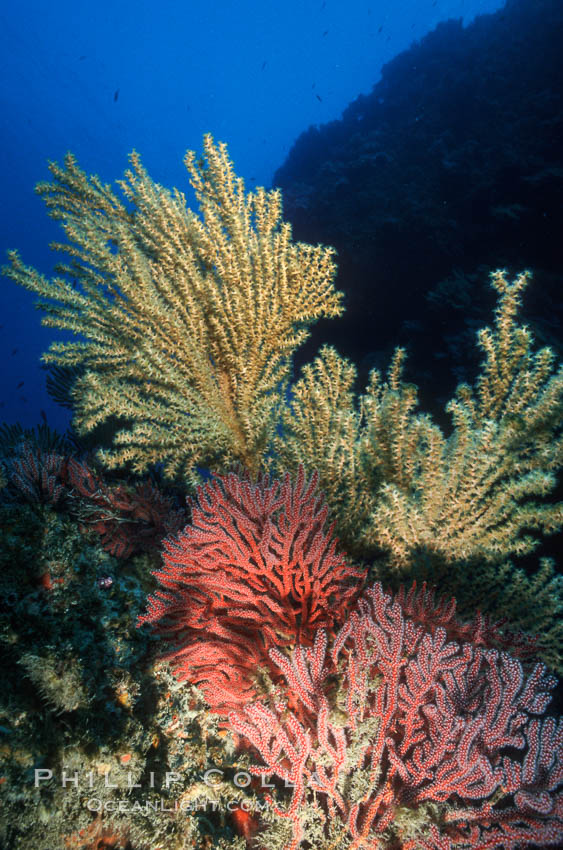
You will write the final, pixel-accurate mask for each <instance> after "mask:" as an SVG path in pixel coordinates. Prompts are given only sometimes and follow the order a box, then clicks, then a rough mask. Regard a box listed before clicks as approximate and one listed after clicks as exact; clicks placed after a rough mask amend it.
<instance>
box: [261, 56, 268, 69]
mask: <svg viewBox="0 0 563 850" xmlns="http://www.w3.org/2000/svg"><path fill="white" fill-rule="evenodd" d="M267 64H268V63H267V62H266V60H265V59H264V61H263V62H262V67H261V68H260V70H261V71H263V70H264V68H265V67H266V65H267Z"/></svg>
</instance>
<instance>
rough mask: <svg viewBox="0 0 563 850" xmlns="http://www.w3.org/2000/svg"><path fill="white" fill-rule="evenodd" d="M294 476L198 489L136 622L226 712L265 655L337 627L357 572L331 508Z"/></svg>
mask: <svg viewBox="0 0 563 850" xmlns="http://www.w3.org/2000/svg"><path fill="white" fill-rule="evenodd" d="M317 481H318V476H317V475H316V474H313V476H312V477H311V479H310V480H309V481H307V480H306V478H305V472H304V470H303V468H302V467H301V468H300V469H299V472H298V474H297V478H296V480H295V482H294V483H292V481H291V478H290V476H289V475H286V476H285V478H284V479H283V482H280V481H278V480H274V481H270V479H269V478H268V477H267V476H266V477H264V478H262V479H261V480H259V481H258V483H256V484H253V483H251V481H249V480H248V479H246V478H244V477H240V476H238V475H235V474H229V475H225V476H221V477H216V478H214V479H213V480H212V481H210V482H209V483H207V484H205V485H204V486H202V487H199V488H198V491H197V498H196V499H195V500H193V502H192V522H191V524H190V525H188V526H187V527H186V528H185V529H184V530H183V531H182V532H181V533H180V534H179V535H178V536H176V537H169V538H167V539H166V540H165V541H164V554H163V559H164V568H163V569H162V570H159V571H157V572H155V573H154V575H155V576H156V577H157V579H158V580H159V582H160V584H161V587H162V589H159V590H157V591H156V593H155V594H154V595H153V596H151V597H149V600H148V610H147V612H146V614H144V615H143V616H141V617H140V618H139V625H141V624H143V623H153V624H157V628H158V630H159V631H160V633H161V634H162V635H163V636H164V637H165V638H167V639H169V640H170V641H172V642H173V648H172V649H171V650H170V651H169V652H168V653H167V654H166V655H165V656H164V657H165V658H166V659H167V660H169V661H170V662H171V664H172V667H173V669H174V671H175V673H176V675H177V677H178V678H179V679H180V680H189V681H191V682H192V683H194V684H198V685H199V686H200V687H201V689H202V691H203V692H204V694H205V697H206V699H207V701H208V702H209V704H210V705H211V707H212V708H213V709H214V710H216V711H218V712H221V713H223V712H225V711H226V710H228V709H230V708H234V707H240V706H241V705H242V704H244V703H245V702H246V701H247V700H248V699H249V698H250V697H252V696H253V695H254V693H255V691H254V678H255V676H256V673H257V670H258V668H260V667H264V668H268V669H270V670H272V671H275V670H276V668H275V665H272V663H271V661H270V658H269V655H268V650H269V649H270V648H271V647H272V646H284V647H288V646H293V645H295V644H296V643H301V644H304V645H307V644H309V643H311V641H312V639H313V636H314V633H315V630H316V629H317V628H319V627H322V628H325V629H327V630H329V631H332V630H333V628H334V626H335V625H339V624H340V622H342V620H343V618H344V615H345V613H346V611H347V610H348V608H349V607H350V604H351V602H352V601H353V600H354V599H355V598H356V597H357V595H358V593H359V590H360V581H361V579H362V578H363V577H364V571H363V570H361V569H358V568H356V567H353V566H352V565H351V564H350V563H349V562H348V560H347V559H346V557H345V556H343V555H340V554H339V553H338V552H337V550H336V543H337V541H336V539H335V538H333V536H332V526H330V527H328V528H327V527H326V525H327V513H328V509H327V507H326V505H325V504H324V502H323V500H322V499H321V498H320V497H319V496H318V495H317V493H316V487H317Z"/></svg>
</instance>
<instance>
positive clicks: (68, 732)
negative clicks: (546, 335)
mask: <svg viewBox="0 0 563 850" xmlns="http://www.w3.org/2000/svg"><path fill="white" fill-rule="evenodd" d="M203 147H204V153H203V157H197V156H196V154H195V153H194V152H188V154H187V156H186V160H185V162H186V167H187V170H188V173H189V176H190V180H191V184H192V187H193V188H194V191H195V194H196V198H197V200H198V203H199V211H198V212H194V211H192V210H190V209H187V207H186V204H185V199H184V197H183V195H182V194H181V193H180V192H179V191H177V190H173V191H168V190H166V189H165V188H164V187H162V186H160V185H158V184H156V183H154V182H153V181H152V179H151V178H150V176H149V175H148V173H147V172H146V171H145V169H144V168H143V166H142V163H141V160H140V158H139V156H138V155H137V154H133V155H132V156H131V168H130V169H129V170H128V171H127V172H126V174H125V177H124V179H123V180H122V181H120V182H119V184H118V191H117V192H114V190H113V189H112V188H111V187H110V186H108V185H105V184H102V183H101V181H100V180H99V179H98V178H97V177H96V176H91V177H88V176H87V175H86V174H85V173H84V172H83V171H82V170H81V169H80V167H79V166H78V164H77V162H76V160H75V158H74V157H72V156H71V155H69V156H67V158H66V160H65V162H64V164H63V165H58V164H56V163H54V164H52V166H51V172H52V181H51V182H49V183H43V184H40V186H39V187H38V191H39V193H40V194H41V195H42V196H43V198H44V200H45V201H46V204H47V207H48V209H49V212H50V214H51V215H52V216H53V217H54V218H55V219H57V220H58V221H60V222H61V224H62V226H63V229H64V233H65V237H66V238H65V240H64V241H62V242H61V243H60V244H59V245H57V246H55V247H56V249H57V250H58V251H59V252H61V253H62V254H63V255H64V256H65V262H63V263H61V264H60V265H59V267H58V273H57V276H56V277H54V278H52V279H50V280H49V279H47V278H45V277H44V276H42V275H40V274H39V273H38V272H37V271H35V270H34V269H33V268H31V267H28V266H26V265H25V264H24V262H23V260H22V259H21V258H20V257H19V255H18V254H17V252H12V253H11V255H10V258H9V259H10V264H9V265H8V266H7V268H6V269H5V274H6V275H7V276H8V277H9V278H11V279H12V280H14V281H15V282H16V283H18V284H20V285H22V286H25V287H26V288H28V289H30V290H32V291H33V292H35V293H36V294H37V295H38V296H39V302H38V304H39V306H40V308H41V309H42V311H43V313H44V319H43V320H44V322H45V323H46V324H47V325H49V326H51V327H54V328H57V329H61V330H65V331H70V332H71V333H72V336H71V335H68V334H67V336H66V337H65V338H63V339H62V340H60V339H59V340H58V341H55V342H53V343H52V345H51V347H50V349H49V351H48V352H47V354H46V355H45V359H46V361H47V363H49V364H52V366H53V367H54V369H53V372H52V377H51V387H52V390H53V392H54V393H55V394H56V395H57V396H58V397H59V398H60V399H61V400H62V401H63V402H65V403H67V404H69V405H70V406H71V407H72V410H73V413H74V418H73V427H72V429H71V430H70V432H69V433H68V434H67V435H65V436H64V437H62V436H60V435H57V434H55V433H53V432H52V431H50V430H49V429H48V428H47V427H46V426H41V427H39V428H36V429H31V430H24V429H22V428H20V427H19V426H3V428H2V434H1V437H2V439H1V441H0V442H1V444H2V453H1V457H0V469H1V488H0V526H1V527H2V529H3V536H2V551H1V553H0V558H1V559H2V569H1V571H0V575H1V578H0V581H1V582H2V584H3V588H2V590H3V593H2V595H1V615H0V638H1V646H2V653H3V658H2V662H3V670H4V682H5V686H4V688H3V689H2V693H1V695H0V711H1V714H2V721H1V724H0V734H1V735H2V779H1V793H2V819H1V822H0V830H1V832H0V837H1V840H2V843H3V845H4V846H7V847H11V848H12V847H13V848H15V850H18V849H19V848H26V847H30V846H34V847H36V848H38V850H42V848H45V850H47V849H49V850H52V849H53V848H54V847H61V848H79V850H80V848H83V849H84V850H85V848H97V850H102V848H122V850H174V848H186V847H195V848H227V847H229V848H241V849H242V848H244V847H253V848H262V847H263V848H266V847H267V848H268V850H276V848H280V850H282V848H283V850H297V848H300V847H301V848H303V850H307V848H319V850H329V848H333V847H335V846H339V847H344V848H358V850H359V848H363V847H368V846H377V847H381V848H387V849H388V850H415V848H422V850H454V848H460V849H461V848H467V850H469V848H472V850H486V848H493V847H498V848H505V850H507V848H514V850H516V848H524V847H534V846H538V845H539V846H546V847H547V846H552V847H553V846H560V845H561V842H562V838H563V790H562V785H563V720H562V719H561V717H560V716H558V715H557V713H556V710H557V702H556V700H554V699H553V697H554V695H555V694H556V687H557V678H556V676H555V675H554V674H555V673H557V672H561V670H562V668H563V661H562V654H561V634H562V631H563V625H562V620H561V610H562V607H563V580H562V578H561V576H559V575H558V574H557V572H556V569H555V566H554V564H553V562H552V561H551V560H549V559H542V560H539V561H538V562H537V563H536V565H535V567H534V569H533V570H531V571H530V570H528V569H523V568H522V567H521V566H520V562H519V559H521V558H522V557H523V556H527V557H529V558H533V553H534V552H535V551H536V550H537V549H538V546H539V545H540V541H541V539H542V538H543V537H544V536H549V535H553V534H554V533H555V532H557V531H558V530H560V529H561V526H562V525H563V505H562V504H561V503H560V502H558V501H557V499H556V486H557V473H558V471H559V469H560V467H561V460H562V455H563V451H562V449H563V434H562V416H561V414H562V411H563V369H562V368H561V367H560V366H558V364H557V357H556V354H555V352H554V351H553V350H552V349H551V348H550V347H548V346H545V345H543V346H542V345H538V344H537V343H536V341H535V339H534V336H533V334H532V332H531V331H530V329H529V328H528V327H527V326H525V325H523V324H522V323H521V311H522V302H523V300H524V299H525V296H526V294H527V291H528V289H529V287H530V286H532V285H533V284H532V283H531V275H530V273H529V272H528V271H522V272H520V273H519V274H516V275H514V276H511V275H509V274H508V272H507V271H506V270H496V271H495V272H494V273H493V274H492V275H490V279H489V284H490V286H491V291H492V293H493V294H494V297H495V298H496V310H495V311H494V313H493V314H492V316H491V317H490V319H489V322H488V324H487V325H486V326H485V327H483V328H481V330H480V332H479V334H478V337H477V346H478V349H479V353H480V360H481V362H480V366H479V368H478V369H477V371H476V373H475V375H474V376H473V380H472V381H471V383H463V384H460V385H459V386H458V388H457V390H456V392H455V395H454V396H453V398H452V399H451V401H450V402H449V404H448V406H447V409H446V415H447V416H448V417H449V418H450V426H449V428H447V429H446V428H444V427H442V425H441V424H440V423H439V422H437V421H436V420H435V419H434V418H433V417H432V415H431V413H428V412H424V411H423V410H422V411H421V410H420V409H419V403H418V396H417V388H416V387H415V386H414V385H413V384H412V383H409V382H407V381H405V380H404V369H405V356H406V353H405V350H404V349H403V348H401V347H399V348H397V349H396V350H395V353H394V354H393V355H392V357H391V360H390V363H389V366H388V369H387V370H386V372H380V371H378V370H373V371H372V372H371V373H370V375H369V380H368V384H367V386H366V388H365V390H364V391H363V392H357V390H356V388H355V383H356V374H357V373H356V368H355V366H354V364H353V363H352V362H351V361H350V360H348V359H347V358H346V357H344V356H343V355H341V354H340V353H339V352H338V351H337V350H336V349H335V348H333V347H332V346H324V347H323V348H322V349H321V350H320V352H319V354H318V355H317V357H316V358H315V359H314V360H313V361H312V362H311V363H309V364H307V365H306V366H305V367H304V368H303V370H302V371H301V374H300V376H299V377H296V376H295V373H294V368H293V365H294V357H295V353H296V352H297V350H298V349H299V347H300V346H302V345H303V343H304V342H305V340H306V338H307V336H308V334H309V328H310V326H311V325H312V324H313V323H314V322H316V321H317V320H318V319H319V318H321V317H332V318H334V319H337V318H338V317H339V315H340V313H341V312H342V295H341V293H339V292H338V291H337V290H336V288H335V276H336V266H335V262H334V253H333V251H332V249H331V248H327V247H324V246H323V245H316V246H311V245H308V244H304V243H300V242H294V241H293V239H292V232H291V227H290V226H289V225H288V224H287V223H286V222H285V221H284V220H283V217H282V203H281V200H282V199H281V193H280V192H279V190H272V191H266V190H264V189H261V188H258V189H256V190H254V191H252V192H247V191H246V189H245V186H244V181H243V180H242V179H241V178H239V177H237V175H236V173H235V170H234V166H233V163H232V162H231V160H230V158H229V156H228V152H227V148H226V146H225V145H224V144H220V143H219V144H217V143H215V141H214V140H213V138H212V137H211V136H209V135H208V136H206V137H205V138H204V145H203Z"/></svg>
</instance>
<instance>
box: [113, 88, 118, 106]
mask: <svg viewBox="0 0 563 850" xmlns="http://www.w3.org/2000/svg"><path fill="white" fill-rule="evenodd" d="M118 97H119V89H116V90H115V91H114V93H113V102H114V103H117V98H118Z"/></svg>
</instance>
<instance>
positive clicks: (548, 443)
mask: <svg viewBox="0 0 563 850" xmlns="http://www.w3.org/2000/svg"><path fill="white" fill-rule="evenodd" d="M529 279H530V275H529V273H528V272H524V273H522V274H520V275H518V276H517V277H516V278H515V279H514V280H513V281H509V280H508V278H507V276H506V273H505V272H503V271H498V272H495V273H494V274H493V275H492V276H491V281H492V285H493V287H494V288H495V289H496V291H497V293H498V295H499V302H498V307H497V310H496V321H495V325H494V327H493V328H486V329H484V330H482V331H481V332H480V334H479V338H478V339H479V346H480V347H481V349H482V350H483V351H484V353H485V360H484V363H483V366H482V369H481V373H480V375H479V376H478V378H477V380H476V383H475V387H474V388H473V389H472V388H470V387H468V386H466V385H462V386H460V387H459V388H458V390H457V393H456V397H455V399H454V400H453V401H451V402H450V404H449V405H448V408H447V409H448V411H449V412H450V413H451V415H452V418H453V430H452V433H451V435H450V436H446V435H445V434H444V433H443V432H442V430H441V429H440V427H439V426H438V425H436V424H435V423H434V422H433V421H432V420H431V419H430V417H429V416H425V415H422V414H420V413H417V412H416V406H417V391H416V387H414V386H413V385H412V384H406V383H404V381H403V380H402V368H403V360H404V356H405V352H404V350H403V349H398V350H397V351H396V353H395V356H394V358H393V362H392V365H391V368H390V370H389V375H388V379H387V381H383V380H382V378H381V376H380V374H379V373H378V372H372V374H371V378H370V383H369V386H368V389H367V392H366V393H365V394H364V395H363V396H362V397H361V398H360V400H359V404H358V405H357V406H355V405H354V398H353V394H352V385H353V380H354V377H355V372H354V369H353V367H352V366H351V365H350V364H348V363H347V362H346V361H345V360H344V359H343V358H341V357H340V356H339V355H338V354H337V353H336V352H335V351H334V350H333V349H330V348H325V349H324V350H323V351H321V354H320V355H319V357H318V358H317V360H316V361H315V362H314V363H313V364H312V365H311V366H308V367H305V370H304V372H303V376H302V378H301V379H300V380H299V381H298V382H297V384H296V386H295V388H294V394H293V401H292V403H291V405H290V408H289V409H288V410H287V412H286V413H285V414H284V434H283V437H282V438H280V439H279V440H278V442H277V449H278V452H279V456H280V466H281V467H283V468H288V467H289V468H292V467H295V466H296V465H298V464H299V463H305V465H308V464H311V465H312V466H313V467H314V468H315V469H318V470H319V473H320V483H321V486H322V488H323V490H324V491H325V493H326V496H327V500H328V502H329V504H330V505H331V507H332V508H333V509H334V510H335V513H336V515H337V520H338V525H337V527H338V531H339V533H340V535H341V537H342V540H343V542H344V545H345V546H346V548H347V549H348V551H351V552H353V553H354V552H358V553H360V554H362V553H365V552H366V550H369V548H370V547H371V548H377V549H383V550H384V551H386V552H387V553H388V554H389V555H390V558H391V562H392V564H393V565H394V566H395V567H398V568H404V567H408V566H410V565H412V562H413V560H414V559H415V557H416V556H417V555H419V554H420V553H426V554H429V555H432V556H435V557H437V558H439V559H441V561H442V562H444V561H449V562H452V561H454V562H455V561H468V560H472V559H473V560H475V559H480V560H485V561H489V562H491V563H501V562H502V561H503V560H504V559H505V558H506V557H507V556H508V555H510V554H513V553H516V554H525V553H527V552H529V551H531V550H532V549H533V548H534V546H535V545H537V540H536V537H535V536H534V535H533V532H537V531H540V532H544V533H550V532H553V531H555V530H556V529H558V528H560V527H561V525H562V524H563V506H562V505H561V504H551V503H549V502H546V501H544V497H545V496H546V495H548V494H549V493H550V492H552V491H553V489H554V487H555V483H556V479H555V472H556V470H557V469H558V468H559V467H560V465H561V460H562V457H563V439H562V432H561V422H562V413H563V370H561V369H559V371H554V359H555V357H554V354H553V352H552V351H551V350H550V349H549V348H542V349H541V350H539V351H537V352H534V350H533V340H532V336H531V334H530V332H529V330H528V329H527V328H525V327H521V326H519V325H517V324H516V316H517V311H518V308H519V306H520V295H521V292H522V290H523V289H524V288H525V287H526V285H527V283H528V281H529Z"/></svg>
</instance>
